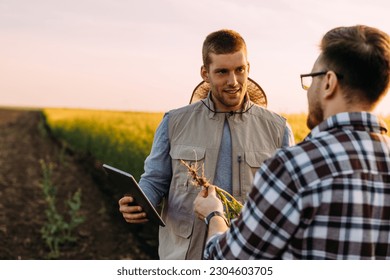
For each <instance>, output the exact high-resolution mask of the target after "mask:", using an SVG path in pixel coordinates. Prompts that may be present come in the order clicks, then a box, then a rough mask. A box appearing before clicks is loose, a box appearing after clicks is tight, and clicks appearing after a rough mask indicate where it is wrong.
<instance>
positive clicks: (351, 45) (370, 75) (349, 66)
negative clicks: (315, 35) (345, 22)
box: [321, 25, 390, 104]
mask: <svg viewBox="0 0 390 280" xmlns="http://www.w3.org/2000/svg"><path fill="white" fill-rule="evenodd" d="M321 51H322V54H321V56H322V61H323V62H324V63H325V65H326V66H327V67H329V69H330V70H333V71H335V72H336V73H338V74H341V75H342V76H343V78H342V79H340V80H339V81H340V85H341V86H342V87H345V89H346V90H347V92H348V89H351V90H354V91H357V92H359V96H348V93H347V97H348V98H349V99H350V100H360V99H363V100H364V101H366V102H369V103H370V104H375V103H376V102H378V101H379V100H380V99H381V97H382V96H383V95H384V94H386V92H387V89H388V88H389V80H390V78H389V76H390V40H389V35H388V34H386V33H385V32H383V31H381V30H379V29H376V28H373V27H369V26H364V25H356V26H351V27H337V28H334V29H332V30H330V31H329V32H327V33H326V34H325V36H324V37H323V39H322V41H321Z"/></svg>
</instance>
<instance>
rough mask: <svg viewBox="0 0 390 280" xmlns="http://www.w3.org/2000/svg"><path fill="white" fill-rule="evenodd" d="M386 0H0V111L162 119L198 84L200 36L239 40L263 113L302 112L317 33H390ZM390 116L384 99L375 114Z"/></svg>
mask: <svg viewBox="0 0 390 280" xmlns="http://www.w3.org/2000/svg"><path fill="white" fill-rule="evenodd" d="M389 12H390V1H388V0H370V1H367V0H327V1H324V0H321V1H318V0H273V1H269V0H236V1H235V0H196V1H195V0H190V1H187V0H142V1H137V0H66V1H63V0H60V1H58V0H34V1H31V0H0V106H18V107H19V106H21V107H61V108H63V107H65V108H86V109H104V110H105V109H108V110H126V111H147V112H164V111H168V110H170V109H174V108H178V107H181V106H184V105H186V104H188V102H189V100H190V97H191V94H192V91H193V90H194V88H195V87H196V85H197V84H198V83H200V82H201V81H202V80H201V77H200V67H201V64H202V58H201V47H202V43H203V40H204V39H205V37H206V36H207V35H208V34H209V33H211V32H213V31H216V30H219V29H222V28H228V29H234V30H236V31H238V32H239V33H240V34H241V35H242V36H243V37H244V39H245V41H246V43H247V48H248V60H249V62H250V64H251V68H250V74H249V76H250V77H251V78H252V79H254V80H255V81H256V82H257V83H258V84H260V85H261V87H262V88H263V90H264V91H265V93H266V95H267V99H268V108H269V109H271V110H273V111H276V112H279V113H306V112H307V101H306V92H305V91H304V90H303V89H302V88H301V85H300V78H299V74H302V73H309V72H310V71H311V69H312V66H313V63H314V61H315V59H316V58H317V56H318V54H319V48H318V44H319V42H320V40H321V38H322V36H323V35H324V34H325V33H326V32H327V31H328V30H330V29H332V28H334V27H337V26H348V25H355V24H365V25H371V26H374V27H377V28H379V29H382V30H383V31H385V32H387V33H390V17H389ZM376 111H377V112H378V113H380V114H386V115H387V114H390V94H389V95H388V96H387V97H386V98H385V99H384V100H383V101H382V103H381V104H380V105H379V107H378V108H377V110H376Z"/></svg>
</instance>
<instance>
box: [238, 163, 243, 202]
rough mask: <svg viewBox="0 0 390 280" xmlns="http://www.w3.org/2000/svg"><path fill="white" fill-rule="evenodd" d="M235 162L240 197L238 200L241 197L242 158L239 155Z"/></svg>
mask: <svg viewBox="0 0 390 280" xmlns="http://www.w3.org/2000/svg"><path fill="white" fill-rule="evenodd" d="M237 161H238V190H239V192H238V195H239V196H240V199H241V195H242V188H241V161H242V156H241V155H238V157H237Z"/></svg>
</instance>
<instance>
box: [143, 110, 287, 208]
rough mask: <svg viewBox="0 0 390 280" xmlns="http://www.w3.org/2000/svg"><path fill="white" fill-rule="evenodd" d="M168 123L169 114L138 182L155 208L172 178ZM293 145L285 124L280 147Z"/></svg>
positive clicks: (158, 129) (160, 127)
mask: <svg viewBox="0 0 390 280" xmlns="http://www.w3.org/2000/svg"><path fill="white" fill-rule="evenodd" d="M168 123H169V113H166V114H165V115H164V117H163V119H162V121H161V123H160V125H159V126H158V128H157V130H156V133H155V135H154V140H153V145H152V150H151V152H150V154H149V156H148V157H147V158H146V160H145V164H144V170H145V172H144V173H143V174H142V176H141V179H140V181H139V185H140V186H141V188H142V189H143V191H144V192H145V194H146V196H147V197H148V198H149V200H150V202H151V203H152V204H153V205H155V206H156V205H158V203H159V202H160V201H161V199H162V198H163V197H164V196H165V195H166V194H167V193H168V191H169V187H170V183H171V178H172V166H171V157H170V155H169V151H170V148H171V147H170V143H169V137H168ZM294 143H295V142H294V136H293V134H292V130H291V128H290V126H289V125H288V124H287V125H286V130H285V133H284V137H283V142H282V147H289V146H292V145H294Z"/></svg>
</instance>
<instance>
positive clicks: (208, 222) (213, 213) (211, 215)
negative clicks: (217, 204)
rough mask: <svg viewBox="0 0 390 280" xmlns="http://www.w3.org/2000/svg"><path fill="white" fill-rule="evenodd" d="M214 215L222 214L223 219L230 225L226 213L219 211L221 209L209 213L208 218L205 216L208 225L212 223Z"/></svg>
mask: <svg viewBox="0 0 390 280" xmlns="http://www.w3.org/2000/svg"><path fill="white" fill-rule="evenodd" d="M214 216H220V217H222V218H223V220H224V221H225V223H226V225H229V224H228V222H227V220H226V218H225V215H224V214H223V213H221V212H219V211H213V212H211V213H210V214H208V215H207V217H206V218H204V222H205V224H206V225H207V226H208V225H209V224H210V220H211V218H212V217H214Z"/></svg>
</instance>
